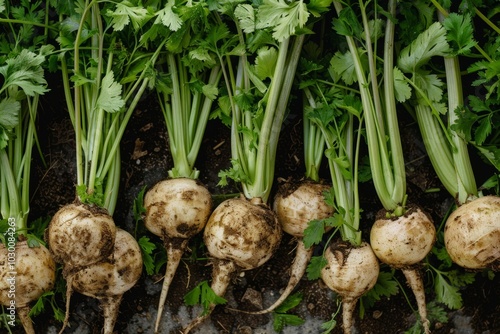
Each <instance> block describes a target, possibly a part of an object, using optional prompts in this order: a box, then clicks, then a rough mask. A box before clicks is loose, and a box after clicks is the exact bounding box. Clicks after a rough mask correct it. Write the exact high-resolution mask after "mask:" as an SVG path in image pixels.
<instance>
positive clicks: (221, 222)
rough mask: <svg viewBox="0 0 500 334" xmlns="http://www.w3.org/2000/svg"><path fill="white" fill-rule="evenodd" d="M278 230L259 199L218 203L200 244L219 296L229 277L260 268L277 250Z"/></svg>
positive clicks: (194, 323)
mask: <svg viewBox="0 0 500 334" xmlns="http://www.w3.org/2000/svg"><path fill="white" fill-rule="evenodd" d="M281 236H282V229H281V226H280V224H279V222H278V218H277V217H276V214H275V213H274V212H273V211H272V210H270V209H269V207H268V206H267V205H266V204H264V203H263V202H262V200H261V199H260V198H253V199H251V200H247V199H246V198H244V197H241V198H233V199H228V200H226V201H224V202H222V203H221V204H220V205H219V206H218V207H217V208H216V209H215V210H214V212H213V213H212V215H211V216H210V219H209V220H208V222H207V225H206V226H205V230H204V234H203V237H204V241H205V245H206V246H207V250H208V252H209V253H210V255H211V257H212V258H214V260H213V271H212V284H211V288H212V289H213V290H214V292H215V293H216V294H217V295H218V296H220V297H222V296H223V295H224V294H225V292H226V289H227V287H228V285H229V283H230V279H231V276H232V274H234V273H236V272H237V271H240V270H251V269H255V268H257V267H259V266H261V265H263V264H264V263H265V262H266V261H268V260H269V259H270V258H271V256H272V255H273V254H274V252H275V251H276V249H277V248H278V247H279V244H280V241H281ZM214 307H215V305H211V307H210V309H209V310H208V312H206V313H205V314H204V315H201V316H199V317H197V318H196V319H194V320H193V321H192V322H191V323H190V324H189V325H188V326H187V327H185V328H184V329H183V331H182V332H183V333H184V334H187V333H189V332H190V331H191V330H192V329H193V328H195V327H196V326H198V325H199V324H201V323H202V322H203V321H204V320H205V319H207V318H208V317H209V316H210V314H211V312H212V310H213V309H214Z"/></svg>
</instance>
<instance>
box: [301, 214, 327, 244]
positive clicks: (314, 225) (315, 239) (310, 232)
mask: <svg viewBox="0 0 500 334" xmlns="http://www.w3.org/2000/svg"><path fill="white" fill-rule="evenodd" d="M324 233H325V221H324V220H323V219H314V220H311V221H310V222H309V223H307V227H306V229H305V230H304V238H303V240H302V241H303V242H304V246H305V247H306V248H310V247H311V246H313V245H317V244H319V243H320V242H321V240H322V239H323V234H324Z"/></svg>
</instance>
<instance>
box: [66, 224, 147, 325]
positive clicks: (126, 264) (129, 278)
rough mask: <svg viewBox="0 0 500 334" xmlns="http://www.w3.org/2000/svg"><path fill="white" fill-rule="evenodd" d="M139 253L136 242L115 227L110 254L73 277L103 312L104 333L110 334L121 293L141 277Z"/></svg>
mask: <svg viewBox="0 0 500 334" xmlns="http://www.w3.org/2000/svg"><path fill="white" fill-rule="evenodd" d="M142 266H143V264H142V254H141V249H140V248H139V245H138V244H137V241H135V239H134V237H133V236H132V235H131V234H130V233H128V232H127V231H125V230H122V229H120V228H117V230H116V240H115V243H114V248H113V252H112V255H111V256H110V257H109V258H108V259H106V260H105V261H101V262H99V263H95V264H92V265H89V266H86V267H85V268H84V269H82V270H80V271H78V272H77V273H76V274H75V275H74V278H73V281H72V284H73V289H74V290H75V291H77V292H80V293H82V294H84V295H86V296H89V297H93V298H96V299H98V300H99V301H100V303H101V308H102V310H103V312H104V327H103V331H102V333H103V334H112V333H113V328H114V325H115V322H116V318H117V316H118V310H119V306H120V302H121V299H122V296H123V294H124V293H125V292H127V291H128V290H130V289H131V288H132V287H133V286H134V285H135V284H136V282H137V281H138V280H139V278H140V277H141V273H142Z"/></svg>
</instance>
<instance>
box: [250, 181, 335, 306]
mask: <svg viewBox="0 0 500 334" xmlns="http://www.w3.org/2000/svg"><path fill="white" fill-rule="evenodd" d="M330 188H331V186H330V185H327V184H321V183H318V182H313V181H309V180H306V181H302V182H300V183H299V184H297V183H288V182H287V183H284V184H283V185H282V186H281V187H280V189H279V191H278V193H277V194H276V196H275V198H274V202H273V211H274V212H275V213H276V216H277V217H278V221H279V222H280V224H281V227H282V228H283V231H284V232H286V233H288V234H290V235H292V236H294V237H296V238H297V239H298V240H297V250H296V252H295V259H294V260H293V263H292V266H291V268H290V279H289V280H288V284H287V286H286V288H285V290H284V291H283V293H282V294H281V296H280V297H279V298H278V299H277V300H276V301H275V302H274V303H273V304H272V305H271V306H269V307H268V308H266V309H265V310H262V311H258V312H245V313H250V314H265V313H269V312H272V311H274V310H275V309H276V308H277V307H278V306H280V305H281V304H282V303H283V302H284V301H285V300H286V298H287V297H288V296H289V295H290V294H291V293H292V291H293V290H294V289H295V287H296V286H297V284H298V283H299V282H300V280H301V278H302V276H304V273H305V272H306V269H307V265H308V264H309V261H310V260H311V256H312V254H313V252H314V247H310V248H308V249H307V248H306V247H305V245H304V242H303V239H302V238H303V237H304V231H305V229H306V228H307V227H308V226H309V222H310V221H311V220H315V219H325V218H328V217H330V216H331V215H333V212H334V210H333V208H332V207H331V206H329V205H328V204H326V202H325V198H324V195H323V193H324V192H325V191H328V190H329V189H330ZM330 229H331V228H327V229H326V231H325V232H327V231H328V230H330Z"/></svg>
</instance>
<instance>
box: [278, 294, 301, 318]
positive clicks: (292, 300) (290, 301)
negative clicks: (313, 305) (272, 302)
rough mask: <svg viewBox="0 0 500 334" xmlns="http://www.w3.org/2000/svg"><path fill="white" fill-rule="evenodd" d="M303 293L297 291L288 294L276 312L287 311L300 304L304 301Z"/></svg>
mask: <svg viewBox="0 0 500 334" xmlns="http://www.w3.org/2000/svg"><path fill="white" fill-rule="evenodd" d="M302 298H303V296H302V293H300V292H297V293H294V294H292V295H290V296H288V297H287V298H286V299H285V301H284V302H283V303H281V305H280V306H278V307H277V308H276V309H275V310H274V312H276V313H286V312H288V311H290V310H291V309H293V308H294V307H296V306H297V305H299V304H300V302H301V301H302Z"/></svg>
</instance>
